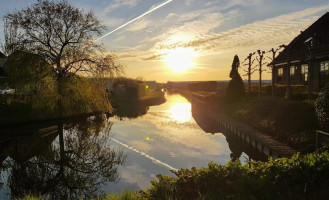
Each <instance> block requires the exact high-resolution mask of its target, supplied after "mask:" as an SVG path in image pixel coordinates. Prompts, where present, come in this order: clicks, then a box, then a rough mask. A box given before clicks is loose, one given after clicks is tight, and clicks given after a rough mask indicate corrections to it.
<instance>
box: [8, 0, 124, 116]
mask: <svg viewBox="0 0 329 200" xmlns="http://www.w3.org/2000/svg"><path fill="white" fill-rule="evenodd" d="M4 22H5V23H4V26H5V27H4V30H5V50H6V53H7V54H10V55H9V58H8V61H7V62H6V63H5V68H6V74H7V75H8V76H9V82H10V84H11V85H12V87H15V89H16V91H17V92H16V93H17V96H24V98H23V99H18V98H17V99H15V100H14V101H16V104H19V105H21V104H22V105H23V104H25V105H26V106H27V107H30V109H29V110H30V111H29V112H26V113H24V114H25V117H22V119H23V118H25V119H27V121H28V120H40V119H50V118H51V119H54V118H62V117H68V116H72V115H79V114H85V113H92V112H111V111H112V107H111V105H110V102H109V98H108V94H107V93H106V91H105V83H104V80H105V79H104V76H107V77H112V76H114V75H119V74H120V73H121V72H122V66H121V65H120V64H117V63H116V56H115V55H112V54H105V52H104V49H103V48H102V47H101V46H99V45H97V44H96V43H95V41H94V40H93V38H94V37H96V36H100V35H101V34H102V31H103V30H104V26H102V24H101V23H100V21H99V20H98V19H97V18H96V17H95V15H94V14H93V13H92V12H88V13H87V12H85V11H83V10H81V9H79V8H75V7H73V6H72V5H70V4H69V3H68V2H67V1H65V0H62V1H48V0H38V1H37V3H35V4H33V5H31V6H30V7H27V8H25V9H22V10H19V11H15V12H13V13H9V14H7V15H6V16H5V17H4ZM87 77H88V78H87ZM7 103H8V100H7ZM13 105H14V103H13V102H11V103H9V104H6V105H2V106H5V107H7V108H13ZM7 108H6V110H8V109H7ZM1 114H3V113H1ZM16 114H17V113H14V114H13V115H16ZM5 120H6V121H8V120H7V119H5ZM18 121H20V120H18Z"/></svg>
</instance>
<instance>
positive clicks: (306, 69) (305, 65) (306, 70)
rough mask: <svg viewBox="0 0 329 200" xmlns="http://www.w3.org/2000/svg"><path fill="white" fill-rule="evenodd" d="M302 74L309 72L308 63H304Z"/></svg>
mask: <svg viewBox="0 0 329 200" xmlns="http://www.w3.org/2000/svg"><path fill="white" fill-rule="evenodd" d="M302 74H308V64H304V65H302Z"/></svg>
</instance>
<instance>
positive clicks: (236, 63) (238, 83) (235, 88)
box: [226, 55, 244, 99]
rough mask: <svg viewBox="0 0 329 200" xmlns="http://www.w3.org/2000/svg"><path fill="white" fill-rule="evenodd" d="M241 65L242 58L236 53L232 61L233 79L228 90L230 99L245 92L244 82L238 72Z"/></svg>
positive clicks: (231, 74) (231, 73) (231, 76)
mask: <svg viewBox="0 0 329 200" xmlns="http://www.w3.org/2000/svg"><path fill="white" fill-rule="evenodd" d="M239 67H240V60H239V57H238V56H237V55H235V56H234V59H233V63H232V69H231V72H230V78H231V80H230V82H229V83H228V86H227V90H226V93H227V97H228V98H229V99H236V98H238V97H240V96H242V95H243V94H244V83H243V81H242V78H241V76H240V74H239V72H238V69H239Z"/></svg>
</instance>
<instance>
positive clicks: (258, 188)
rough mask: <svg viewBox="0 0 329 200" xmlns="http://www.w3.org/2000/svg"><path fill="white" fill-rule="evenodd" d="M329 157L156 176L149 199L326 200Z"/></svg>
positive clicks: (231, 164) (212, 166) (230, 165)
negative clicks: (156, 179)
mask: <svg viewBox="0 0 329 200" xmlns="http://www.w3.org/2000/svg"><path fill="white" fill-rule="evenodd" d="M328 171H329V154H328V153H327V152H326V153H323V154H318V153H314V154H309V155H306V156H304V157H301V156H300V155H299V154H297V155H295V156H293V157H292V158H290V159H289V158H280V159H277V160H273V159H269V161H268V162H260V161H252V162H250V163H248V164H246V165H244V166H243V165H241V163H240V162H239V161H235V162H229V163H228V164H227V165H226V166H222V165H218V164H215V163H209V165H208V168H202V169H195V168H192V169H191V170H188V169H181V170H179V171H178V172H177V173H176V175H177V177H170V176H162V175H159V176H158V181H152V188H151V189H149V190H147V191H146V192H145V197H147V198H148V199H154V200H155V199H157V200H159V199H187V200H190V199H268V200H271V199H325V198H327V197H328V195H329V190H328V187H329V173H328Z"/></svg>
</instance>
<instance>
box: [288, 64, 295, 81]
mask: <svg viewBox="0 0 329 200" xmlns="http://www.w3.org/2000/svg"><path fill="white" fill-rule="evenodd" d="M294 77H295V66H290V77H289V79H290V81H294Z"/></svg>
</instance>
